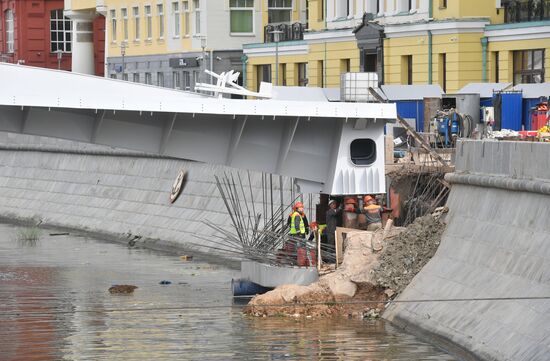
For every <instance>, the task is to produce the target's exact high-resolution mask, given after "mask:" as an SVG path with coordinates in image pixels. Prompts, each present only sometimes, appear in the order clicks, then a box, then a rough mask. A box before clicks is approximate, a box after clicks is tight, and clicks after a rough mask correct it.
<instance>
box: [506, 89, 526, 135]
mask: <svg viewBox="0 0 550 361" xmlns="http://www.w3.org/2000/svg"><path fill="white" fill-rule="evenodd" d="M522 105H523V96H522V94H521V93H502V112H501V128H502V129H511V130H521V125H522V120H523V114H522Z"/></svg>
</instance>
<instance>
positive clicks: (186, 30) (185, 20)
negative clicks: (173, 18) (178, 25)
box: [181, 0, 189, 36]
mask: <svg viewBox="0 0 550 361" xmlns="http://www.w3.org/2000/svg"><path fill="white" fill-rule="evenodd" d="M181 5H182V11H183V34H184V35H185V36H189V1H188V0H185V1H182V3H181Z"/></svg>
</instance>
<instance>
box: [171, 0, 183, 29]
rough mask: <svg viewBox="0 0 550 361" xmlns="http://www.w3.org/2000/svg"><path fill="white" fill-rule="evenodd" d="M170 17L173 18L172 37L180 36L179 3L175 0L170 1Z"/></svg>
mask: <svg viewBox="0 0 550 361" xmlns="http://www.w3.org/2000/svg"><path fill="white" fill-rule="evenodd" d="M172 17H173V19H174V38H179V37H180V29H181V24H180V3H179V2H177V1H175V2H173V3H172Z"/></svg>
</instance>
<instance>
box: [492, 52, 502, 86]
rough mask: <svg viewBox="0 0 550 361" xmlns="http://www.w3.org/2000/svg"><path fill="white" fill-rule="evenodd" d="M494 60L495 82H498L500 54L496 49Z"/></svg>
mask: <svg viewBox="0 0 550 361" xmlns="http://www.w3.org/2000/svg"><path fill="white" fill-rule="evenodd" d="M494 54H495V55H494V58H493V59H494V61H493V63H494V64H495V66H494V68H495V83H498V82H499V74H498V73H499V71H500V69H499V56H498V51H495V52H494Z"/></svg>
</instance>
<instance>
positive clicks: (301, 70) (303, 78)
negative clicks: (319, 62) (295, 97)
mask: <svg viewBox="0 0 550 361" xmlns="http://www.w3.org/2000/svg"><path fill="white" fill-rule="evenodd" d="M296 66H297V68H298V71H297V72H296V74H297V75H298V81H297V82H296V83H297V84H298V86H306V85H307V83H308V79H307V63H298V64H296Z"/></svg>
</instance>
